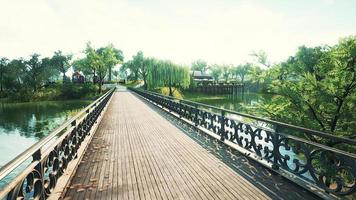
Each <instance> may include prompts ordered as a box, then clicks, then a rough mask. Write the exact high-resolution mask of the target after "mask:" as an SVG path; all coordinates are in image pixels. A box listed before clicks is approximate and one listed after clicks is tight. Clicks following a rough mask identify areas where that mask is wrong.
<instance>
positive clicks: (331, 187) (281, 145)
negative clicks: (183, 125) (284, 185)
mask: <svg viewBox="0 0 356 200" xmlns="http://www.w3.org/2000/svg"><path fill="white" fill-rule="evenodd" d="M130 90H132V91H134V92H136V93H137V94H139V95H141V96H142V97H144V98H146V99H148V100H149V101H151V102H154V103H155V104H157V105H159V106H162V108H165V109H168V110H169V111H170V112H173V113H176V114H177V115H178V116H179V117H181V118H184V119H185V120H188V121H190V122H191V123H192V124H193V123H194V125H195V126H198V127H200V128H202V129H205V130H207V131H208V132H211V133H213V134H214V135H216V136H217V137H218V138H220V139H221V140H222V141H223V142H224V143H228V144H230V146H231V145H232V146H233V147H236V149H237V150H239V151H241V152H244V153H245V155H249V156H250V157H254V158H257V160H258V161H259V162H261V163H262V164H264V165H265V166H268V167H270V168H272V169H273V170H275V171H276V172H278V173H281V174H288V177H289V178H290V179H292V181H295V182H297V183H298V184H300V185H302V186H304V187H306V188H308V186H307V185H313V186H316V187H317V188H319V190H321V191H325V192H326V193H329V194H330V193H331V194H333V195H336V196H346V195H350V196H352V198H353V197H354V195H355V191H356V155H355V154H354V153H352V150H351V151H347V150H340V149H337V148H332V147H329V146H327V145H325V144H324V143H322V142H319V143H318V142H312V141H311V140H308V139H306V138H310V137H314V138H317V139H318V141H327V142H333V143H335V144H336V143H337V144H339V145H344V146H343V148H345V149H350V148H351V149H352V148H353V149H354V148H355V147H356V141H355V140H351V139H348V138H343V137H337V136H334V135H331V134H328V133H324V132H320V131H315V130H311V129H306V128H302V127H298V126H294V125H290V124H285V123H281V122H277V121H273V120H268V119H263V118H259V117H256V116H251V115H247V114H243V113H238V112H234V111H230V110H225V109H220V108H217V107H214V106H209V105H205V104H201V103H196V102H192V101H186V100H179V99H175V98H172V97H168V96H163V95H160V94H157V93H153V92H148V91H142V90H138V89H134V88H130ZM251 155H253V156H251Z"/></svg>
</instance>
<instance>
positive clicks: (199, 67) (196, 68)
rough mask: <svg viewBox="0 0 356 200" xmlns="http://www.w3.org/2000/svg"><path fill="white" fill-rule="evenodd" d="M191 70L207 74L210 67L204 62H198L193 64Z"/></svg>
mask: <svg viewBox="0 0 356 200" xmlns="http://www.w3.org/2000/svg"><path fill="white" fill-rule="evenodd" d="M191 69H192V70H193V71H201V72H206V70H207V69H208V65H207V63H206V62H205V61H204V60H196V61H194V62H193V63H192V67H191Z"/></svg>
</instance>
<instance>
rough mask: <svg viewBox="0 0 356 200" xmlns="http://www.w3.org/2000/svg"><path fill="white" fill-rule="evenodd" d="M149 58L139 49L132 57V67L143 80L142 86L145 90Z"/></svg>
mask: <svg viewBox="0 0 356 200" xmlns="http://www.w3.org/2000/svg"><path fill="white" fill-rule="evenodd" d="M149 62H150V61H149V59H146V58H144V57H143V52H142V51H139V52H137V54H136V55H135V56H133V57H132V65H133V66H132V67H133V68H134V71H135V70H137V72H138V75H139V76H140V77H141V78H142V80H143V87H144V89H145V90H147V76H148V65H149Z"/></svg>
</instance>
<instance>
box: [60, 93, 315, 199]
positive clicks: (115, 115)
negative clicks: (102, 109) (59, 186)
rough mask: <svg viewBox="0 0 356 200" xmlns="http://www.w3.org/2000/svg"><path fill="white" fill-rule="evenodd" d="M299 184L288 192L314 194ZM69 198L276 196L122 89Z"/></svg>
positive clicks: (81, 165)
mask: <svg viewBox="0 0 356 200" xmlns="http://www.w3.org/2000/svg"><path fill="white" fill-rule="evenodd" d="M295 190H296V189H295V188H293V191H284V192H285V193H290V192H292V193H293V192H294V193H295V194H306V195H310V194H308V193H306V192H305V191H304V190H302V189H300V191H295ZM281 192H282V193H283V191H281ZM282 193H281V195H280V199H283V194H282ZM295 197H297V198H299V199H300V196H299V195H295ZM304 197H305V196H304ZM307 197H308V198H307V199H313V198H315V197H314V196H312V195H310V196H307ZM309 197H310V198H309ZM65 199H80V200H81V199H276V196H273V195H271V193H268V192H266V190H262V189H261V188H260V187H258V185H256V184H255V183H254V182H253V181H249V180H247V179H246V178H244V177H243V176H242V175H241V174H239V173H237V172H236V171H234V170H233V169H232V168H230V167H229V166H228V165H226V164H225V163H223V162H222V161H221V160H219V159H218V158H217V157H215V156H214V155H213V154H211V153H209V151H207V150H206V149H204V148H203V147H202V146H201V145H199V144H198V143H197V142H195V141H194V140H192V139H191V138H190V137H189V136H187V135H186V134H185V133H183V132H182V131H181V130H180V129H179V128H177V127H176V126H175V125H173V124H172V123H170V122H169V121H168V120H166V119H165V118H164V115H161V114H159V113H158V112H156V111H155V110H154V109H152V108H151V107H149V106H147V105H146V104H145V103H144V102H143V101H142V100H140V99H139V98H137V97H136V96H135V95H133V94H132V93H131V92H116V93H115V94H114V96H113V99H112V101H111V103H110V105H109V107H108V110H107V112H106V113H105V115H104V118H103V120H102V121H101V124H100V125H99V127H98V130H97V132H96V133H95V135H94V138H93V140H92V142H91V143H90V144H89V147H88V149H87V152H86V153H85V155H84V157H83V160H82V162H81V164H80V165H79V167H78V169H77V171H76V174H75V175H74V178H73V179H72V181H71V183H70V187H69V188H68V190H67V192H66V194H65ZM277 199H279V198H277Z"/></svg>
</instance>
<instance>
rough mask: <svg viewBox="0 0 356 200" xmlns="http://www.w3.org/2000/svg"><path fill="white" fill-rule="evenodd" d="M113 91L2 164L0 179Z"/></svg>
mask: <svg viewBox="0 0 356 200" xmlns="http://www.w3.org/2000/svg"><path fill="white" fill-rule="evenodd" d="M110 92H111V90H110V91H108V92H106V93H105V94H104V95H102V96H101V97H99V98H98V99H97V100H95V101H94V102H93V103H91V104H89V105H88V106H87V107H85V108H84V109H82V110H81V111H80V112H79V113H77V114H76V115H75V116H73V117H72V118H70V119H69V120H67V121H66V122H64V123H63V124H62V125H61V126H59V127H57V128H56V129H55V130H53V131H52V132H51V133H50V134H49V135H47V136H46V137H44V138H42V139H41V140H40V141H38V142H36V143H35V144H33V145H32V146H30V147H29V148H28V149H26V150H25V151H23V152H22V153H21V154H19V155H18V156H16V157H15V158H14V159H12V160H11V161H10V162H8V163H7V164H6V165H4V166H2V167H1V168H0V180H1V179H3V178H4V177H6V176H7V175H8V174H9V173H11V172H12V171H13V169H15V168H16V167H18V166H19V164H21V163H22V162H24V161H25V160H27V159H28V158H30V157H31V156H32V155H33V154H34V153H35V152H36V151H38V149H41V148H42V147H43V146H44V145H45V144H47V143H48V142H49V141H50V140H52V139H53V138H54V137H56V136H57V134H58V133H60V132H61V131H63V129H65V128H66V127H67V126H68V125H70V124H71V123H73V121H75V120H76V119H77V118H78V117H80V116H81V115H82V114H83V113H84V112H86V111H87V110H88V109H90V108H92V107H93V106H94V105H95V104H96V103H98V102H99V101H101V100H102V99H103V98H105V97H106V96H107V95H108V94H109V93H110Z"/></svg>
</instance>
